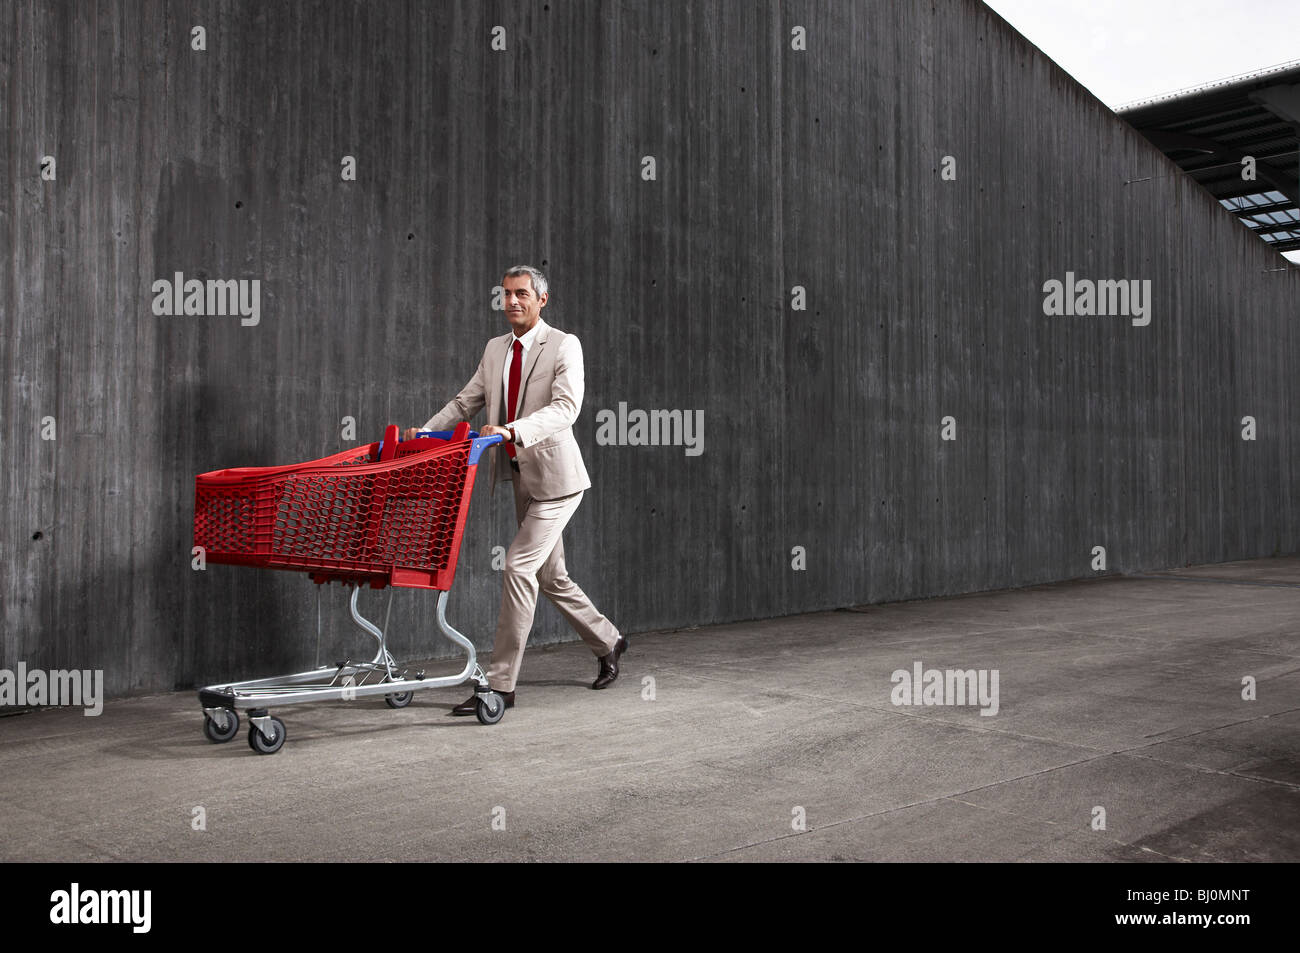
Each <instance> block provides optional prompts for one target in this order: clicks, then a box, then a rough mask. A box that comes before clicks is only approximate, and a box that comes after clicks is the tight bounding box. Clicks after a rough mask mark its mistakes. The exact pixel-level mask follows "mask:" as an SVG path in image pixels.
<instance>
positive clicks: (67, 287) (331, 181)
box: [0, 0, 1300, 694]
mask: <svg viewBox="0 0 1300 953" xmlns="http://www.w3.org/2000/svg"><path fill="white" fill-rule="evenodd" d="M2 17H3V20H2V21H0V54H2V55H0V90H3V95H4V104H3V108H2V109H0V169H2V170H3V183H4V186H5V188H4V191H3V193H0V235H3V245H4V254H3V256H0V309H2V310H3V345H2V347H3V352H2V353H3V364H4V368H3V369H4V378H3V384H2V385H0V428H2V429H0V433H2V434H3V436H2V438H0V439H3V446H4V457H5V460H4V466H3V470H2V476H0V480H2V481H3V482H2V483H0V504H2V505H3V507H4V509H3V515H2V520H0V534H2V535H0V545H2V546H3V553H2V555H0V559H2V560H3V565H4V573H3V579H2V582H0V598H2V599H3V606H2V612H3V656H2V659H0V662H2V664H3V665H4V666H6V667H10V668H12V667H14V665H15V664H16V662H17V661H19V660H22V661H25V662H26V663H27V664H28V665H29V666H32V667H44V668H61V667H62V668H70V667H79V668H103V669H105V670H106V680H107V686H108V689H109V691H110V692H112V693H115V694H121V693H127V692H141V691H154V690H169V689H173V688H179V687H185V686H191V685H194V684H196V683H204V682H207V681H213V680H218V679H228V678H232V677H235V676H252V675H255V674H271V673H274V672H276V671H281V670H288V669H291V668H296V667H298V666H300V665H302V664H304V663H310V662H312V661H313V660H314V659H315V658H316V656H317V652H318V651H319V653H320V655H321V657H323V658H326V659H332V658H334V657H335V656H336V655H339V654H342V653H344V652H346V651H349V648H348V647H349V646H360V645H361V643H360V641H358V640H356V639H353V638H352V636H351V634H350V623H347V624H345V616H344V606H345V593H344V591H343V590H342V589H340V588H339V587H337V586H336V587H334V588H332V589H329V590H325V591H324V592H322V593H321V597H320V599H321V604H320V608H321V612H322V617H323V624H322V630H321V632H320V634H319V646H320V647H319V649H318V629H317V595H316V590H315V588H314V587H313V586H312V585H311V583H310V582H308V581H307V579H306V578H305V577H304V576H299V575H294V574H286V573H272V572H266V571H257V570H249V569H242V568H236V567H229V566H211V567H209V568H208V569H207V570H206V571H205V572H195V571H193V570H192V569H191V568H190V552H189V550H190V545H191V520H192V508H193V480H194V476H195V474H196V473H199V472H202V471H205V470H209V469H215V468H219V467H226V466H240V465H269V464H278V463H289V462H295V461H299V460H306V459H311V458H314V457H317V456H321V455H324V454H326V453H329V452H333V451H335V450H338V449H342V448H344V447H346V446H349V445H352V444H353V443H364V442H368V441H370V440H373V439H377V438H378V436H379V434H380V432H381V430H382V428H383V426H384V425H385V424H386V423H388V422H390V421H392V422H397V423H402V424H414V423H419V422H422V421H423V420H424V419H425V418H426V416H427V415H428V414H430V413H431V412H432V411H433V410H434V409H436V408H437V407H439V406H440V405H441V404H442V402H443V401H445V400H446V399H447V398H449V397H450V396H451V395H452V394H453V393H455V391H456V390H457V389H458V388H459V387H460V386H461V385H462V384H463V383H464V382H465V380H467V379H468V377H469V376H470V374H471V373H472V372H473V370H474V367H475V363H476V361H477V359H478V357H479V355H480V353H481V349H482V346H483V344H484V342H485V340H486V339H487V338H488V337H489V336H491V335H493V334H496V333H500V332H502V331H503V330H504V329H505V321H504V318H503V316H502V314H501V313H500V312H499V311H495V310H493V309H492V307H491V291H492V288H493V286H494V285H496V284H497V283H498V282H499V280H500V274H501V271H502V269H503V268H504V267H505V266H507V265H509V264H513V263H515V262H520V261H527V262H532V263H535V264H538V265H540V266H542V267H543V268H544V269H546V270H547V271H548V273H549V274H550V276H551V280H552V285H553V287H552V299H551V303H550V306H549V307H548V308H547V309H546V311H545V312H544V313H545V315H546V317H547V319H548V320H549V321H550V322H551V323H552V324H554V325H557V326H559V327H562V328H565V329H567V330H570V331H573V332H576V333H577V334H578V335H579V336H580V337H581V339H582V342H583V345H584V349H585V352H586V358H587V396H586V403H585V406H584V408H583V415H582V418H581V420H580V422H579V425H578V428H577V433H578V438H579V441H580V443H581V445H582V448H583V452H584V454H585V457H586V460H587V465H588V468H589V470H590V472H591V476H592V480H593V482H594V488H593V490H592V491H590V492H589V494H588V496H587V498H586V500H585V501H584V503H583V506H582V508H581V509H580V510H579V512H578V515H577V516H576V517H575V519H574V521H573V523H572V524H571V527H570V530H569V532H568V534H567V539H566V548H567V551H568V553H569V565H570V569H571V574H572V575H573V577H574V578H575V579H576V580H577V581H578V582H579V584H580V585H582V586H583V587H584V588H585V589H586V590H587V591H588V592H589V593H590V594H591V595H592V597H593V598H594V599H595V601H596V603H597V605H598V606H600V607H601V608H602V610H603V611H605V612H606V613H607V614H609V615H610V616H611V617H612V618H613V619H614V620H615V621H616V623H618V624H619V625H620V626H622V627H623V628H624V629H625V630H627V631H629V632H636V631H638V630H646V629H656V628H663V627H678V626H690V625H694V624H704V623H711V622H718V621H724V620H737V619H745V618H754V617H764V616H772V615H780V614H786V613H795V612H803V611H807V610H816V609H824V608H828V607H834V606H844V605H849V604H858V603H868V602H878V601H885V600H896V599H907V598H916V597H923V596H932V595H939V594H945V593H957V592H965V591H971V590H979V589H987V588H994V587H1004V586H1016V585H1025V584H1032V583H1039V582H1044V581H1048V580H1059V579H1065V578H1071V577H1079V576H1086V575H1090V574H1093V572H1094V570H1093V569H1092V568H1091V560H1092V548H1093V547H1094V546H1104V547H1105V549H1106V553H1107V559H1108V568H1107V571H1111V572H1114V571H1122V570H1139V569H1146V568H1155V567H1169V566H1178V565H1183V564H1187V563H1200V562H1213V561H1220V560H1228V559H1239V558H1244V557H1250V556H1261V555H1269V554H1273V553H1279V552H1280V553H1293V552H1296V551H1297V549H1298V548H1300V547H1298V545H1297V544H1298V539H1300V512H1298V511H1297V504H1296V501H1295V496H1294V493H1293V492H1292V489H1293V487H1294V484H1295V478H1296V475H1297V474H1296V468H1297V463H1298V462H1300V444H1298V442H1297V441H1298V440H1300V432H1298V431H1297V425H1296V420H1295V416H1294V414H1293V412H1292V408H1294V406H1295V398H1296V387H1295V384H1294V383H1293V381H1294V377H1295V368H1296V367H1297V366H1298V365H1300V340H1298V338H1297V330H1296V328H1297V323H1296V312H1297V290H1298V288H1300V285H1298V284H1297V278H1296V275H1295V274H1294V273H1292V272H1290V271H1285V270H1278V269H1281V268H1283V265H1284V263H1283V262H1282V260H1281V259H1280V258H1278V257H1277V256H1276V255H1274V254H1273V253H1271V252H1270V251H1269V250H1268V249H1267V248H1266V247H1265V246H1264V245H1263V244H1262V243H1260V242H1259V241H1257V240H1255V239H1253V238H1252V237H1251V236H1250V235H1248V234H1247V233H1246V231H1245V230H1244V229H1243V228H1242V227H1241V226H1240V225H1238V224H1237V223H1236V221H1234V220H1233V219H1232V217H1231V216H1229V215H1227V214H1225V213H1224V212H1223V211H1221V210H1220V209H1219V208H1218V207H1217V206H1216V205H1215V203H1214V202H1213V201H1212V200H1211V199H1210V198H1209V197H1208V196H1207V195H1205V194H1204V193H1203V192H1202V191H1201V190H1200V189H1199V188H1198V187H1197V186H1195V185H1194V184H1192V183H1190V182H1189V181H1187V180H1186V179H1184V178H1183V177H1182V176H1181V175H1180V174H1179V173H1178V172H1177V170H1176V169H1175V168H1174V166H1173V165H1172V164H1170V163H1169V162H1168V161H1166V160H1165V159H1164V157H1163V156H1161V155H1160V154H1159V153H1158V152H1157V151H1156V150H1155V149H1153V148H1152V147H1151V146H1150V145H1149V144H1148V143H1146V141H1145V140H1143V139H1142V137H1141V136H1140V135H1138V134H1137V133H1135V132H1133V131H1132V130H1131V129H1129V128H1128V127H1127V126H1126V125H1125V124H1124V123H1123V122H1122V121H1121V120H1119V119H1117V118H1116V117H1115V116H1114V115H1113V114H1112V113H1111V112H1110V111H1109V110H1107V109H1106V108H1105V107H1104V106H1103V105H1102V104H1101V103H1099V102H1098V101H1096V100H1095V99H1094V98H1093V97H1092V96H1091V95H1090V94H1089V93H1087V92H1086V91H1085V90H1083V89H1082V88H1081V87H1079V86H1078V85H1077V84H1076V83H1075V82H1074V81H1073V80H1071V79H1070V78H1069V77H1068V76H1066V75H1065V74H1064V73H1063V72H1062V71H1061V70H1060V69H1058V68H1057V67H1056V66H1055V65H1054V64H1052V63H1051V62H1049V61H1048V60H1047V59H1046V58H1045V57H1044V56H1043V55H1042V54H1040V53H1039V52H1038V51H1037V50H1036V49H1035V48H1034V47H1032V46H1031V45H1030V44H1029V43H1027V42H1026V41H1025V40H1024V39H1023V38H1022V37H1021V36H1019V35H1018V34H1017V33H1015V32H1014V31H1013V30H1012V29H1011V28H1010V27H1008V26H1007V25H1006V24H1005V23H1004V22H1003V21H1001V20H1000V19H999V18H998V17H996V16H995V15H994V14H992V13H991V12H990V11H988V10H987V9H986V8H985V7H983V6H982V5H981V4H979V3H977V2H974V0H964V2H951V3H950V2H936V3H912V2H898V3H876V2H872V3H861V2H859V3H848V2H835V3H825V2H818V3H811V2H809V3H782V4H770V3H766V2H755V3H726V4H713V3H655V4H650V3H617V2H602V3H596V2H566V0H551V2H550V3H549V4H544V3H541V2H537V0H531V2H489V3H477V2H457V3H441V2H440V3H430V4H425V3H415V2H410V3H395V2H394V3H385V2H368V3H342V2H340V3H333V2H331V3H325V2H321V3H292V4H291V3H275V4H268V3H263V2H260V0H249V2H202V0H199V2H194V3H190V4H183V5H182V4H164V3H162V2H143V3H138V2H128V0H118V2H104V3H99V4H94V5H92V4H83V3H73V2H65V3H51V2H33V0H16V2H10V3H7V4H6V5H5V6H4V8H3V14H2ZM195 25H202V26H203V27H205V29H206V46H207V48H206V50H205V51H202V52H198V51H194V50H192V49H191V39H190V36H191V29H192V27H194V26H195ZM496 25H501V26H504V27H505V31H506V32H505V39H506V50H505V51H494V50H493V49H492V48H491V41H492V28H493V27H494V26H496ZM800 26H801V27H804V28H806V46H807V48H806V50H795V49H792V48H791V47H792V30H794V29H795V28H796V27H800ZM46 155H50V156H53V157H55V160H56V163H57V164H56V167H55V168H56V174H57V178H56V179H54V180H53V181H46V180H43V179H42V176H41V160H42V157H43V156H46ZM345 155H351V156H355V157H356V160H357V169H358V176H357V180H356V181H343V180H342V179H341V176H340V168H341V166H340V161H341V159H342V157H343V156H345ZM948 155H950V156H952V157H954V159H955V161H956V173H957V175H956V179H955V180H953V181H946V180H944V179H943V178H942V177H941V170H942V165H941V161H942V159H943V157H944V156H948ZM644 156H653V157H654V158H655V160H656V165H657V169H656V171H657V178H656V179H655V180H654V181H646V180H645V179H643V177H642V170H643V163H642V159H643V157H644ZM1134 179H1144V180H1146V181H1141V182H1137V183H1134V184H1129V185H1126V184H1125V183H1126V180H1134ZM177 271H180V272H183V273H184V274H185V275H186V276H187V277H200V278H212V277H219V278H247V279H254V278H255V279H259V280H260V281H261V283H262V298H261V319H260V323H259V324H258V325H256V326H254V327H244V326H241V323H240V320H239V318H237V317H220V316H211V317H196V316H190V317H167V316H161V317H160V316H156V315H155V314H154V313H153V312H152V310H151V302H152V297H153V296H152V293H151V290H150V289H151V284H152V282H153V281H154V280H155V279H158V278H165V277H170V276H171V275H172V274H173V273H174V272H177ZM1067 271H1072V272H1074V273H1076V274H1077V275H1078V276H1080V277H1088V278H1095V279H1101V278H1133V279H1149V280H1150V281H1151V283H1152V295H1153V301H1152V312H1151V321H1150V324H1149V325H1148V326H1145V327H1136V326H1134V325H1133V324H1132V323H1131V322H1130V320H1129V319H1128V318H1125V317H1097V316H1093V317H1049V316H1045V315H1044V313H1043V298H1044V295H1043V291H1042V286H1043V283H1044V281H1046V280H1048V279H1050V278H1063V277H1064V276H1065V273H1066V272H1067ZM796 285H798V286H802V287H803V288H804V289H806V302H807V308H806V310H801V311H800V310H794V309H793V308H792V288H793V287H794V286H796ZM620 401H625V402H626V403H627V405H628V406H629V408H640V409H644V410H651V409H669V408H678V409H685V410H702V411H703V413H704V420H705V430H704V439H705V443H704V453H703V454H701V455H700V456H695V457H691V456H687V455H686V454H685V452H684V449H683V448H682V447H632V446H599V445H597V442H596V414H597V412H598V411H599V410H600V409H602V408H617V407H618V404H619V402H620ZM948 415H951V416H952V417H953V418H955V420H956V436H957V439H956V440H952V441H945V440H942V439H941V434H940V427H941V420H942V418H944V417H945V416H948ZM1246 415H1251V416H1253V417H1255V418H1256V419H1257V421H1258V439H1256V440H1254V441H1244V440H1242V439H1241V435H1240V432H1241V429H1242V428H1241V419H1242V418H1243V417H1244V416H1246ZM345 416H352V417H355V419H356V421H357V425H358V430H357V437H356V440H355V441H344V440H342V439H341V437H340V432H341V427H342V424H341V420H342V418H343V417H345ZM46 417H53V418H54V419H55V423H56V427H57V430H56V437H57V439H54V440H44V439H42V432H41V431H42V427H41V421H42V420H43V418H46ZM510 510H511V507H510V505H509V503H508V502H507V500H505V499H503V498H502V497H501V495H500V494H498V495H497V497H496V498H495V500H490V499H489V498H488V495H487V492H486V486H485V485H483V486H481V487H480V491H479V492H478V494H477V495H476V498H475V500H474V503H473V507H472V511H471V514H470V530H469V533H468V537H467V539H466V543H465V548H464V551H463V553H462V561H461V569H460V573H459V576H458V578H457V582H456V586H455V588H454V590H453V593H452V602H451V611H450V616H451V619H452V621H453V623H454V624H457V625H458V626H459V627H460V628H461V629H462V630H464V631H465V632H466V633H467V634H470V635H471V636H472V637H473V638H475V640H476V641H477V642H478V643H479V644H480V645H485V644H487V643H488V642H489V641H490V638H491V633H492V628H493V625H494V622H495V618H496V609H497V602H498V599H499V592H500V578H499V575H498V574H497V573H495V572H493V571H492V568H491V548H492V547H493V546H497V545H501V546H504V545H507V544H508V543H509V540H510V537H511V535H512V513H511V512H510ZM796 546H802V547H804V548H805V551H806V569H804V570H802V571H800V570H796V569H793V568H792V565H791V563H792V548H793V547H796ZM364 598H365V600H366V601H365V604H366V605H367V606H370V607H378V609H380V610H382V606H383V599H384V596H383V595H382V594H378V593H367V594H366V596H365V597H364ZM433 601H434V600H433V597H432V595H431V594H429V593H421V592H413V591H409V590H404V591H399V592H398V593H397V594H396V596H395V599H394V609H393V627H394V630H395V631H396V632H397V635H396V637H395V639H394V642H395V645H396V647H397V650H398V651H399V652H400V653H402V654H415V655H424V654H428V652H429V651H431V649H430V648H429V646H430V645H431V643H430V641H429V638H430V634H431V632H432V623H431V619H432V606H433ZM570 637H571V633H569V632H568V630H567V629H566V628H565V626H564V625H563V623H562V621H561V620H560V619H559V617H558V615H557V614H556V613H555V612H554V611H553V610H552V609H551V608H550V607H546V608H545V610H544V611H543V612H542V613H540V614H539V622H538V627H537V629H536V630H535V633H534V640H535V641H536V642H539V643H541V642H549V641H556V640H559V639H565V638H570ZM593 671H594V666H593ZM580 674H581V675H583V676H585V675H586V674H588V673H586V672H583V673H580ZM527 677H528V676H527V667H526V666H525V670H524V678H525V681H526V679H527Z"/></svg>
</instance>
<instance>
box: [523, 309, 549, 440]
mask: <svg viewBox="0 0 1300 953" xmlns="http://www.w3.org/2000/svg"><path fill="white" fill-rule="evenodd" d="M537 323H538V324H539V325H540V327H539V328H538V330H537V340H535V341H533V346H532V347H530V348H529V349H528V357H527V358H525V359H524V370H523V375H522V376H521V377H520V378H519V407H516V408H515V416H516V417H518V416H519V409H520V407H523V406H524V391H525V390H527V389H528V378H529V377H530V376H532V373H533V368H534V367H536V366H537V358H538V357H540V356H541V353H542V348H544V347H546V339H547V338H548V337H549V336H550V333H551V327H550V325H548V324H545V323H543V322H542V320H541V318H538V319H537Z"/></svg>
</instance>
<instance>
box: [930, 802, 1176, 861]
mask: <svg viewBox="0 0 1300 953" xmlns="http://www.w3.org/2000/svg"><path fill="white" fill-rule="evenodd" d="M945 800H949V801H956V802H957V803H958V804H965V805H966V806H967V807H971V808H974V809H975V810H977V811H987V812H989V813H991V814H1001V815H1003V816H1005V817H1014V818H1017V819H1018V820H1026V821H1031V822H1033V823H1036V824H1047V825H1050V826H1051V827H1059V828H1061V830H1062V831H1064V832H1065V833H1066V834H1067V835H1069V836H1074V835H1076V834H1078V835H1086V834H1088V833H1089V831H1087V830H1079V829H1076V828H1073V827H1069V826H1067V825H1065V824H1063V823H1061V822H1060V821H1057V820H1049V819H1048V818H1044V817H1036V816H1034V815H1033V814H1025V813H1022V812H1020V811H1009V810H1007V809H1006V808H1003V807H994V806H993V805H990V804H976V803H974V802H972V801H963V800H962V799H961V797H960V796H959V795H955V794H953V795H948V796H947V797H946V798H945ZM1091 833H1097V832H1096V831H1092V832H1091ZM1102 839H1103V840H1109V841H1110V842H1111V843H1112V844H1114V845H1116V846H1117V847H1134V848H1138V849H1140V850H1144V851H1146V852H1147V853H1149V854H1155V855H1156V856H1157V857H1163V858H1165V859H1166V860H1172V861H1177V862H1178V863H1182V864H1190V863H1192V861H1191V860H1190V859H1189V858H1186V857H1178V856H1176V855H1174V854H1166V853H1164V852H1163V851H1159V850H1155V849H1153V848H1151V847H1139V845H1137V844H1134V843H1133V842H1132V841H1126V840H1123V839H1122V838H1119V837H1115V836H1113V835H1111V833H1110V831H1109V830H1107V831H1106V834H1105V835H1104V836H1103V838H1102Z"/></svg>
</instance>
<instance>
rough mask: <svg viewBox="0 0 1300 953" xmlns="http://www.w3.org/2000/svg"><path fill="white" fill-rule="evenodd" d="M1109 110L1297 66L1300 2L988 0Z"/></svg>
mask: <svg viewBox="0 0 1300 953" xmlns="http://www.w3.org/2000/svg"><path fill="white" fill-rule="evenodd" d="M984 2H985V3H986V4H987V5H988V6H990V7H992V8H993V9H994V10H995V11H996V12H997V13H998V15H999V16H1001V17H1002V18H1003V19H1004V20H1006V21H1007V22H1008V23H1010V24H1011V25H1012V26H1014V27H1015V28H1016V29H1017V30H1019V31H1020V32H1021V33H1023V34H1024V35H1025V36H1026V37H1028V38H1029V41H1030V42H1031V43H1033V44H1034V45H1035V46H1037V47H1038V48H1039V49H1040V50H1042V51H1043V52H1044V53H1046V54H1047V55H1048V56H1049V57H1051V58H1052V59H1053V60H1055V61H1056V62H1057V63H1059V64H1060V65H1061V67H1062V68H1063V69H1064V70H1065V71H1066V72H1067V73H1069V74H1070V75H1071V76H1073V77H1074V78H1075V79H1077V80H1078V81H1079V82H1080V83H1082V84H1083V85H1084V86H1087V87H1088V89H1090V90H1092V92H1093V94H1094V95H1096V97H1097V98H1098V99H1100V100H1101V101H1102V102H1104V103H1105V104H1106V105H1107V106H1110V107H1111V108H1112V109H1114V108H1116V107H1117V106H1121V105H1123V104H1125V103H1130V102H1133V101H1134V100H1137V99H1147V98H1149V97H1151V96H1158V95H1160V94H1161V93H1170V92H1173V91H1174V90H1177V89H1183V88H1186V87H1188V86H1200V85H1203V84H1205V83H1209V82H1213V81H1214V80H1216V79H1223V78H1224V77H1227V76H1235V75H1237V74H1238V73H1249V72H1253V71H1254V70H1258V69H1264V68H1265V67H1269V66H1276V65H1278V64H1279V63H1287V62H1290V61H1293V60H1300V0H1235V2H1233V0H984Z"/></svg>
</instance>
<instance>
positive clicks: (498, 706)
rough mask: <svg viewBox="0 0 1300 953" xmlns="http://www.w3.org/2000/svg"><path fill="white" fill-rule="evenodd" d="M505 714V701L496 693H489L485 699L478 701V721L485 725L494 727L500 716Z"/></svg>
mask: <svg viewBox="0 0 1300 953" xmlns="http://www.w3.org/2000/svg"><path fill="white" fill-rule="evenodd" d="M505 713H506V700H505V699H504V698H502V697H501V696H500V695H498V694H497V693H496V692H491V693H490V694H488V696H487V697H486V698H480V699H479V700H478V710H477V711H476V712H475V714H476V715H478V720H479V721H480V722H481V723H482V724H485V725H495V724H496V723H497V722H498V721H500V720H501V716H502V715H504V714H505Z"/></svg>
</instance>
